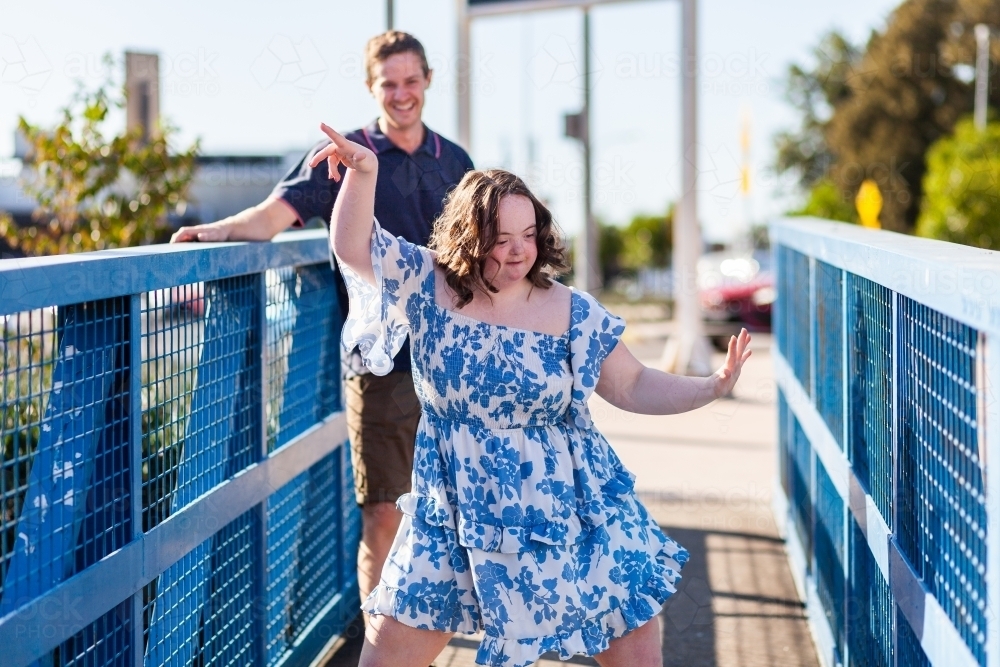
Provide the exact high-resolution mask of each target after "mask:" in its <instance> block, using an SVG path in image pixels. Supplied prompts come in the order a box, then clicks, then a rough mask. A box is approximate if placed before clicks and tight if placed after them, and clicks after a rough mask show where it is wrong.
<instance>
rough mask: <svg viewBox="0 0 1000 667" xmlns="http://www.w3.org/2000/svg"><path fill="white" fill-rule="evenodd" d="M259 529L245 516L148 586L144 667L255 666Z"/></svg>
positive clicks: (248, 514)
mask: <svg viewBox="0 0 1000 667" xmlns="http://www.w3.org/2000/svg"><path fill="white" fill-rule="evenodd" d="M258 527H259V523H258V522H257V521H256V510H250V511H248V512H245V513H244V514H242V515H240V516H239V517H237V518H236V519H234V520H233V521H232V522H230V523H229V524H227V525H226V526H223V527H222V529H221V530H219V531H218V532H217V533H216V534H214V535H213V536H212V537H210V538H208V539H207V540H205V541H204V542H202V543H201V544H200V545H199V546H198V547H196V548H195V549H193V550H192V551H190V552H188V553H187V554H186V555H185V556H183V557H182V558H181V559H180V560H179V561H177V562H176V563H174V564H173V565H172V566H170V567H169V568H168V569H167V571H166V572H164V573H163V574H161V575H160V576H159V577H158V578H157V579H156V580H154V582H152V583H151V584H149V585H148V586H147V587H146V588H147V591H146V593H145V594H144V601H145V608H144V612H143V615H144V617H145V618H146V619H147V621H148V631H147V639H146V659H145V664H146V665H149V666H150V667H160V666H166V665H179V666H183V667H188V666H189V665H192V664H195V665H206V666H207V665H246V664H254V663H255V661H256V660H257V658H256V657H255V654H254V646H255V642H254V632H255V628H256V627H257V624H256V622H255V614H256V613H259V612H258V610H257V609H256V604H255V599H254V592H255V587H254V582H253V576H254V572H255V569H256V568H255V563H254V559H255V558H256V557H258V556H257V555H258V554H259V551H258V550H257V549H256V548H255V546H254V545H255V543H257V540H258V535H257V531H258Z"/></svg>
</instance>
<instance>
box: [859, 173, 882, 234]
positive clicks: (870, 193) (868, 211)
mask: <svg viewBox="0 0 1000 667" xmlns="http://www.w3.org/2000/svg"><path fill="white" fill-rule="evenodd" d="M854 206H855V207H856V208H857V209H858V217H860V218H861V224H862V225H863V226H864V227H868V228H870V229H882V223H880V222H879V221H878V214H879V213H881V212H882V193H881V192H880V191H879V189H878V185H877V184H876V183H875V181H873V180H872V179H870V178H867V179H865V181H864V183H862V184H861V188H860V189H858V196H857V197H855V199H854Z"/></svg>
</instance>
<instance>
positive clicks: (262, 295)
mask: <svg viewBox="0 0 1000 667" xmlns="http://www.w3.org/2000/svg"><path fill="white" fill-rule="evenodd" d="M254 289H255V290H256V297H257V312H256V315H257V317H256V322H255V323H254V330H255V331H256V332H257V335H256V336H254V337H253V342H252V344H251V349H250V351H249V353H250V356H251V357H252V358H253V359H254V361H255V362H256V364H257V377H256V378H255V379H254V383H255V385H256V386H255V390H256V391H255V394H256V397H257V402H258V405H257V407H258V408H259V409H258V410H256V411H255V418H256V420H257V422H258V423H257V424H255V428H254V429H253V434H254V437H256V439H257V443H256V444H257V447H256V450H255V452H254V453H255V455H256V459H257V460H259V461H263V460H264V459H266V458H267V392H268V368H267V335H268V331H267V271H261V272H260V273H258V274H257V275H256V276H254ZM267 503H268V500H266V499H265V500H264V501H262V502H261V503H260V504H258V505H257V506H256V507H255V508H254V520H255V521H256V524H257V526H256V531H255V535H254V539H255V540H256V544H255V545H254V547H255V549H254V551H255V554H254V555H255V562H254V603H253V624H254V654H255V664H256V665H257V666H258V667H264V666H265V665H267V613H268V604H267V602H268V590H267V576H268V567H267Z"/></svg>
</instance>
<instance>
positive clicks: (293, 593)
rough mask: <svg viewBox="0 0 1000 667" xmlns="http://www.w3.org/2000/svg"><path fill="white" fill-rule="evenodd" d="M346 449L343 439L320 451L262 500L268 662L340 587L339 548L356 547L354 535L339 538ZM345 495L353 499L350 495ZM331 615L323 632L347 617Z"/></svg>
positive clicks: (278, 655) (272, 661)
mask: <svg viewBox="0 0 1000 667" xmlns="http://www.w3.org/2000/svg"><path fill="white" fill-rule="evenodd" d="M346 449H347V446H346V444H345V445H344V446H343V447H341V448H339V449H338V450H336V451H335V452H332V453H331V454H329V455H328V456H326V457H325V458H324V459H323V460H321V461H320V462H318V463H316V464H315V465H314V466H312V467H311V468H310V469H309V470H308V471H306V472H304V473H302V474H301V475H299V476H297V477H296V478H295V479H294V480H293V481H292V482H290V483H289V484H287V485H286V486H285V487H283V488H282V489H280V490H279V491H278V492H277V493H276V494H274V495H273V496H272V497H271V499H270V500H269V502H268V531H269V534H268V572H269V575H268V595H267V602H268V610H267V628H268V629H267V654H268V655H267V662H268V664H275V663H276V662H278V661H280V660H281V659H282V658H283V657H284V655H285V652H286V651H287V650H289V649H290V648H291V645H292V643H293V642H294V641H295V640H296V639H298V637H299V635H300V634H301V632H302V630H303V629H304V628H305V627H306V626H307V625H308V624H309V622H310V621H311V620H312V619H313V618H314V617H315V616H316V614H318V613H319V612H320V610H322V609H323V607H324V606H325V605H326V604H327V603H329V602H330V600H332V599H333V597H334V596H335V595H336V594H337V593H338V592H340V591H341V590H342V589H343V588H344V584H345V581H344V579H343V578H342V572H341V570H340V568H339V564H340V562H341V559H342V557H343V556H342V554H343V553H344V552H345V551H347V550H356V549H357V541H353V542H351V543H350V544H345V543H344V541H343V540H342V539H341V535H340V533H341V525H342V516H341V512H342V505H341V503H342V500H343V494H342V482H341V466H342V462H343V459H344V451H345V450H346ZM348 500H349V501H350V504H351V505H353V495H352V496H349V497H348ZM351 575H352V576H353V572H352V573H351ZM352 602H353V600H352ZM354 607H355V606H354V605H353V604H352V605H351V608H352V609H353V608H354ZM336 620H337V622H338V623H339V625H338V626H337V627H334V628H327V630H328V631H329V632H340V631H341V630H343V627H344V626H346V624H347V623H348V622H350V620H351V619H350V618H347V619H336Z"/></svg>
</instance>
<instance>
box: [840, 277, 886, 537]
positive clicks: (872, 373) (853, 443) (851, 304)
mask: <svg viewBox="0 0 1000 667" xmlns="http://www.w3.org/2000/svg"><path fill="white" fill-rule="evenodd" d="M847 308H848V311H847V322H848V363H849V370H850V387H849V391H850V395H849V407H848V409H849V411H850V413H849V422H848V423H849V424H850V433H849V441H848V456H849V458H850V461H851V465H852V466H853V467H854V474H855V475H856V476H857V478H858V481H860V482H861V484H862V485H863V486H864V488H865V489H866V490H867V491H868V493H870V494H871V496H872V498H874V499H875V504H876V506H877V507H878V509H879V512H881V514H882V517H883V518H884V519H885V522H886V524H888V526H889V527H890V529H891V528H892V526H893V523H892V522H893V517H892V293H891V292H890V291H889V290H888V289H887V288H885V287H882V286H881V285H877V284H876V283H873V282H872V281H870V280H867V279H865V278H861V277H859V276H855V275H853V274H848V276H847Z"/></svg>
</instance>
